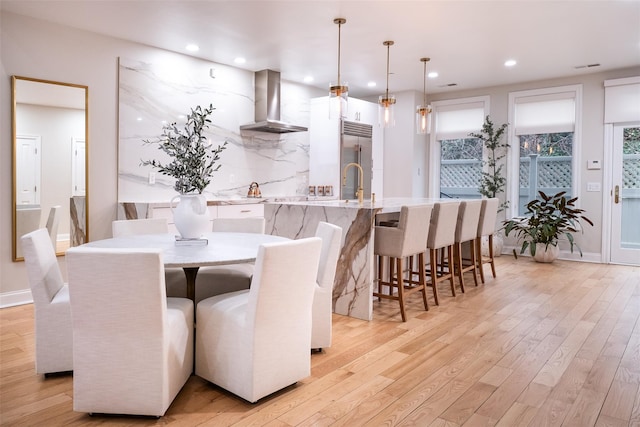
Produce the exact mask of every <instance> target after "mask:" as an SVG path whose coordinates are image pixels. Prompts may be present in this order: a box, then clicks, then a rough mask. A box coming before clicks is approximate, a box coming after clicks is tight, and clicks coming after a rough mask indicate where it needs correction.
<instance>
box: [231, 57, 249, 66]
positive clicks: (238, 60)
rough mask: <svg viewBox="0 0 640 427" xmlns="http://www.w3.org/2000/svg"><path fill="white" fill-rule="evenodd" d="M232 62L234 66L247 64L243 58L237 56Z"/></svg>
mask: <svg viewBox="0 0 640 427" xmlns="http://www.w3.org/2000/svg"><path fill="white" fill-rule="evenodd" d="M233 62H235V63H236V64H244V63H246V62H247V60H246V59H245V58H243V57H241V56H239V57H237V58H236V59H234V60H233Z"/></svg>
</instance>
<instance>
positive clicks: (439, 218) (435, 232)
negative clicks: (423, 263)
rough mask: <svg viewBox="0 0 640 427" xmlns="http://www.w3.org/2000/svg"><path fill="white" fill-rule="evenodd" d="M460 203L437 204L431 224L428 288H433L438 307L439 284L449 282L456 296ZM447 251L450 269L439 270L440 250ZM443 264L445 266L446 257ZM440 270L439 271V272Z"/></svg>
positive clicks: (428, 242) (428, 244) (428, 246)
mask: <svg viewBox="0 0 640 427" xmlns="http://www.w3.org/2000/svg"><path fill="white" fill-rule="evenodd" d="M459 206H460V202H453V201H452V202H446V203H436V204H435V205H434V206H433V212H432V213H431V223H430V224H429V237H428V239H427V246H426V248H427V249H428V250H429V276H430V279H431V280H429V281H428V282H427V285H428V286H431V287H432V288H433V299H434V300H435V303H436V305H440V301H439V299H438V283H440V282H444V281H445V280H449V281H450V282H451V291H452V292H453V294H454V295H455V287H454V272H453V268H451V267H452V265H453V245H454V243H455V233H456V223H457V221H458V208H459ZM441 249H442V250H443V252H445V251H446V253H447V262H448V263H449V268H448V269H447V270H445V269H444V268H440V269H438V250H441ZM441 262H442V263H443V264H444V255H443V256H442V259H441ZM438 270H439V271H438Z"/></svg>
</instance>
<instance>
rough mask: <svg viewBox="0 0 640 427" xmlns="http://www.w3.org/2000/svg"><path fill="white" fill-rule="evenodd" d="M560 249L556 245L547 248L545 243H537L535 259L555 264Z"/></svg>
mask: <svg viewBox="0 0 640 427" xmlns="http://www.w3.org/2000/svg"><path fill="white" fill-rule="evenodd" d="M559 253H560V248H559V247H558V246H556V245H549V246H546V247H545V244H544V243H536V254H535V255H534V256H533V259H534V260H536V261H537V262H553V261H554V260H555V259H556V258H558V254H559Z"/></svg>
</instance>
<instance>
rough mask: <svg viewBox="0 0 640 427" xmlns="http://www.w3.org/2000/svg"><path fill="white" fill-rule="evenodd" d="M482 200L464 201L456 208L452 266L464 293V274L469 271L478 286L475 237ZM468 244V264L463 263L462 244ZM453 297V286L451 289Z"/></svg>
mask: <svg viewBox="0 0 640 427" xmlns="http://www.w3.org/2000/svg"><path fill="white" fill-rule="evenodd" d="M481 207H482V200H480V199H478V200H465V201H462V202H460V207H459V208H458V221H457V223H456V232H455V240H454V242H455V243H454V246H453V264H454V268H455V272H456V275H457V276H458V282H460V290H461V291H462V292H464V273H466V272H468V271H470V272H471V273H472V274H473V282H474V283H475V285H476V286H478V269H477V267H478V263H477V260H476V256H477V255H476V244H475V242H476V235H477V233H478V223H479V221H480V209H481ZM464 243H469V257H470V258H471V259H470V262H469V263H468V264H464V263H463V250H462V248H463V244H464ZM453 295H454V296H455V295H456V293H455V286H454V288H453Z"/></svg>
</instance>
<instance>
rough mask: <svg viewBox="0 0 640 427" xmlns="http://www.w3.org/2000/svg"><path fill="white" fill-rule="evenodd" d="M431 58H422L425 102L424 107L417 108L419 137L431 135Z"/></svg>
mask: <svg viewBox="0 0 640 427" xmlns="http://www.w3.org/2000/svg"><path fill="white" fill-rule="evenodd" d="M430 60H431V58H420V62H422V63H423V64H424V77H423V79H424V80H423V81H424V86H423V89H422V94H423V97H424V101H423V103H422V105H418V106H417V107H416V132H417V133H418V135H425V134H427V133H431V105H427V62H429V61H430Z"/></svg>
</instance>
